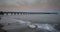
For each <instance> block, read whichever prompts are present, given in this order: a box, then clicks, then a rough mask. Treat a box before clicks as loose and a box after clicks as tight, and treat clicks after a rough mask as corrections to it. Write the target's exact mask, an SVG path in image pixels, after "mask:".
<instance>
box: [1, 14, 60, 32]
mask: <svg viewBox="0 0 60 32" xmlns="http://www.w3.org/2000/svg"><path fill="white" fill-rule="evenodd" d="M0 17H1V20H0V23H1V24H3V25H5V27H3V29H5V30H7V31H8V32H40V30H39V29H37V30H36V29H30V28H28V27H27V26H28V25H29V24H36V25H38V27H41V28H44V29H46V30H43V29H41V32H44V31H46V32H56V31H52V30H55V29H54V28H53V27H52V26H51V25H50V24H57V23H60V14H24V15H1V16H0ZM8 23H9V24H8ZM46 27H48V28H46ZM52 28H53V29H52ZM49 29H50V31H48V30H49ZM57 32H58V31H57Z"/></svg>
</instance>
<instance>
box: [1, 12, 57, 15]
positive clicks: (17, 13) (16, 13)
mask: <svg viewBox="0 0 60 32" xmlns="http://www.w3.org/2000/svg"><path fill="white" fill-rule="evenodd" d="M4 14H6V15H9V14H11V15H20V14H21V15H24V14H58V13H56V12H54V13H52V12H0V15H4Z"/></svg>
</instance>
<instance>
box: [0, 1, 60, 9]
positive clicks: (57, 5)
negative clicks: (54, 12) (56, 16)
mask: <svg viewBox="0 0 60 32" xmlns="http://www.w3.org/2000/svg"><path fill="white" fill-rule="evenodd" d="M48 8H49V9H52V8H53V9H60V0H0V10H28V9H48Z"/></svg>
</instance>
